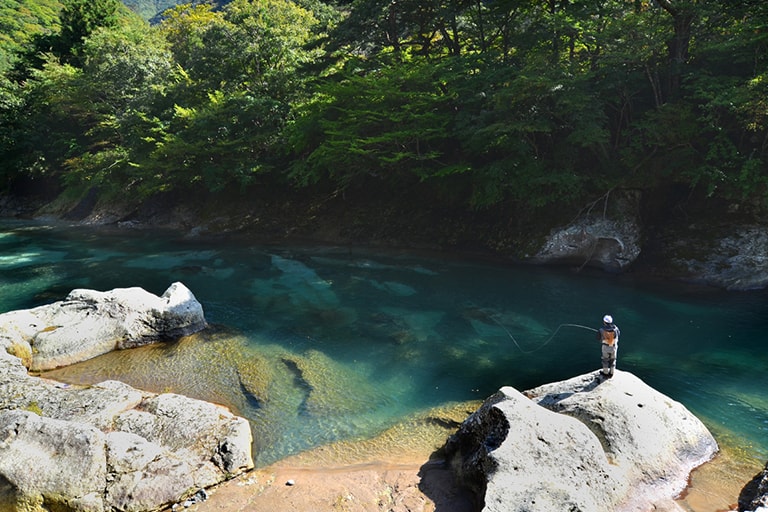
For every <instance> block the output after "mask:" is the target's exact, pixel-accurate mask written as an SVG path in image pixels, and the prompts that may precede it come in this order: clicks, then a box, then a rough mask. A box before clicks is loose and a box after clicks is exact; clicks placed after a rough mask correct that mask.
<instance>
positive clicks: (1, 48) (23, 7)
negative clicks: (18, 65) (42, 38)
mask: <svg viewBox="0 0 768 512" xmlns="http://www.w3.org/2000/svg"><path fill="white" fill-rule="evenodd" d="M60 10H61V3H60V2H59V0H35V1H22V0H3V2H0V72H2V71H3V70H5V69H8V68H9V67H10V66H11V64H12V63H13V60H14V54H15V53H17V52H19V51H20V50H21V49H22V48H23V47H24V45H26V44H27V43H29V41H30V40H31V39H32V38H33V37H35V36H38V35H41V34H45V33H48V32H56V31H58V24H59V16H58V15H59V11H60Z"/></svg>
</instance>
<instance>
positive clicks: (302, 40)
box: [0, 0, 768, 212]
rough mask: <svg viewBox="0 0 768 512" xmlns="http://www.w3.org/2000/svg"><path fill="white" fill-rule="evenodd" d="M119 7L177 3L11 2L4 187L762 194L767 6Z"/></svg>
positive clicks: (517, 203)
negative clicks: (155, 15) (32, 181)
mask: <svg viewBox="0 0 768 512" xmlns="http://www.w3.org/2000/svg"><path fill="white" fill-rule="evenodd" d="M125 3H126V4H127V5H129V7H131V9H134V10H135V11H136V12H141V13H143V14H142V16H143V17H144V19H147V18H148V16H149V12H150V11H151V10H152V9H153V8H154V9H157V10H160V9H164V8H166V7H169V6H171V7H172V8H171V9H170V10H168V11H166V12H165V13H164V15H163V17H162V22H160V23H159V24H158V25H155V26H150V25H149V24H148V23H146V22H145V21H143V20H141V19H139V17H138V16H134V15H130V14H129V13H128V11H127V9H126V8H125V7H124V6H123V5H122V4H120V3H119V2H118V1H117V0H94V1H92V0H88V1H86V0H62V1H61V3H59V2H57V1H54V0H35V1H33V2H18V1H15V0H8V1H6V2H5V3H4V4H3V5H2V6H0V27H2V28H3V30H2V31H0V74H2V76H1V77H0V143H2V145H1V146H0V177H1V178H2V184H0V187H8V186H10V184H12V183H13V182H14V180H16V179H17V178H19V177H25V176H31V175H41V174H42V175H45V176H49V177H55V178H56V179H58V180H59V181H60V182H61V183H64V184H66V185H68V186H70V187H76V188H78V189H80V190H82V189H85V188H87V187H89V186H93V185H98V186H99V187H100V188H101V189H103V190H104V189H106V190H110V189H111V190H119V191H124V190H130V191H132V192H137V193H140V194H145V195H150V194H152V193H155V192H158V191H166V190H173V189H180V188H183V187H188V186H190V184H196V186H197V185H199V186H204V187H207V188H208V189H210V190H219V189H223V188H225V187H231V186H240V187H244V188H247V187H252V186H264V184H265V183H276V182H279V183H282V184H286V183H290V184H293V185H295V186H303V187H314V186H318V185H320V186H323V187H326V186H330V187H333V188H339V189H344V188H346V189H347V190H348V191H352V190H360V189H361V187H381V188H382V189H384V188H386V189H389V190H393V189H397V188H404V187H408V186H412V185H413V184H414V183H420V185H419V187H420V190H433V191H434V196H433V198H435V199H445V200H446V201H453V203H452V204H455V201H462V202H463V204H464V205H468V206H471V207H474V208H486V207H492V206H494V205H497V204H500V203H505V205H507V204H509V205H513V206H514V207H518V208H519V210H525V211H528V212H537V211H539V209H540V208H545V207H551V206H553V205H563V204H566V205H567V204H572V203H573V204H578V203H580V202H584V200H585V198H588V197H594V196H596V195H600V194H603V193H605V191H607V190H611V189H613V188H616V187H633V188H640V189H644V190H648V191H653V190H655V189H656V188H657V187H658V188H661V187H665V186H669V185H670V184H673V185H675V186H676V187H689V188H690V190H691V191H692V193H700V194H702V195H703V196H711V197H718V198H726V199H730V200H740V201H750V203H751V204H755V203H757V202H763V203H766V204H768V169H767V168H766V167H767V166H766V162H767V161H768V155H767V154H766V152H767V151H768V142H767V141H768V72H767V71H766V69H768V30H767V29H768V26H766V25H767V24H768V22H766V20H768V7H766V4H765V3H764V2H760V1H759V0H745V1H744V2H736V3H734V2H724V1H715V2H705V3H702V2H696V1H689V0H669V1H663V2H662V1H652V0H635V1H632V2H625V1H623V0H604V1H600V2H593V1H591V0H569V1H567V2H540V1H536V0H522V1H521V0H514V1H513V0H498V1H494V2H464V1H459V0H441V1H437V0H428V1H426V2H424V1H416V0H403V1H398V2H395V3H392V2H389V3H382V2H376V1H373V0H350V1H344V2H323V1H321V0H296V1H290V0H261V1H258V2H257V1H251V0H233V1H231V2H219V3H215V4H209V3H193V4H184V5H177V2H175V1H173V0H152V1H151V2H148V1H145V0H126V2H125ZM441 194H442V195H441ZM449 198H450V199H449ZM519 210H518V211H519Z"/></svg>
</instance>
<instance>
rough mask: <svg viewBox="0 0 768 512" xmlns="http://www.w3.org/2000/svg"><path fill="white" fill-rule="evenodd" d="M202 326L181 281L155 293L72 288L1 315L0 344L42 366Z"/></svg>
mask: <svg viewBox="0 0 768 512" xmlns="http://www.w3.org/2000/svg"><path fill="white" fill-rule="evenodd" d="M205 326H206V322H205V316H204V314H203V308H202V306H201V305H200V303H199V302H198V301H197V299H196V298H195V296H194V295H193V294H192V292H191V291H190V290H189V289H188V288H187V287H186V286H184V285H183V284H182V283H178V282H177V283H173V284H172V285H171V286H170V287H169V288H168V289H167V290H166V291H165V293H163V295H162V296H160V297H158V296H157V295H154V294H152V293H149V292H147V291H146V290H144V289H142V288H138V287H134V288H116V289H114V290H110V291H106V292H100V291H94V290H84V289H77V290H73V291H72V292H70V294H69V295H67V297H66V298H65V299H64V300H63V301H59V302H54V303H53V304H46V305H44V306H39V307H36V308H33V309H27V310H22V311H12V312H9V313H4V314H2V315H0V346H2V345H5V347H6V349H8V348H9V347H12V350H11V351H12V353H14V354H15V355H17V356H19V357H21V358H22V360H23V362H24V364H25V365H26V366H27V367H28V368H29V369H30V370H33V371H41V370H50V369H52V368H57V367H60V366H68V365H71V364H74V363H77V362H80V361H85V360H86V359H91V358H93V357H96V356H99V355H101V354H106V353H107V352H110V351H112V350H115V349H123V348H130V347H136V346H140V345H144V344H147V343H153V342H156V341H158V340H162V339H171V338H177V337H179V336H184V335H188V334H192V333H194V332H197V331H199V330H201V329H203V328H204V327H205Z"/></svg>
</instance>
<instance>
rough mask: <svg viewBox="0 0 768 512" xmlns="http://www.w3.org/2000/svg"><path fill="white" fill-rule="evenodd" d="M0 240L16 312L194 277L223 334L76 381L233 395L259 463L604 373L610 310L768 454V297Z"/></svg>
mask: <svg viewBox="0 0 768 512" xmlns="http://www.w3.org/2000/svg"><path fill="white" fill-rule="evenodd" d="M0 231H1V232H2V233H3V236H0V254H2V257H0V285H2V287H1V288H0V289H1V290H2V292H0V293H1V294H2V295H0V309H2V310H4V311H5V310H11V309H19V308H24V307H30V306H34V305H38V304H42V303H47V302H52V301H55V300H61V299H62V298H63V297H64V296H65V295H66V294H67V293H68V292H69V291H70V290H71V289H72V288H78V287H87V288H93V289H98V290H108V289H112V288H116V287H128V286H142V287H144V288H145V289H147V290H148V291H151V292H153V293H157V294H160V293H162V292H163V291H164V290H165V289H166V288H167V287H168V285H170V284H171V283H172V282H174V281H181V282H183V283H184V284H185V285H187V286H188V287H189V288H190V289H191V290H192V291H193V292H194V293H195V295H196V297H197V298H198V300H200V302H201V303H202V304H203V308H204V310H205V314H206V318H207V319H208V321H209V322H210V323H211V324H212V325H214V326H216V327H215V328H213V329H211V330H210V331H207V332H204V333H201V334H199V335H197V336H192V337H189V338H186V339H184V340H181V341H179V342H178V343H175V344H172V345H158V346H152V347H144V348H142V349H136V350H132V351H130V352H125V353H113V354H108V355H106V356H103V357H102V358H99V359H98V360H95V361H91V362H89V363H86V364H83V365H79V366H78V369H75V368H70V369H66V370H63V371H62V372H61V374H62V375H63V374H67V375H68V377H67V378H72V379H82V380H83V381H85V380H88V379H92V380H100V379H103V378H115V377H119V378H121V379H123V380H127V381H128V382H130V383H131V384H133V385H136V386H137V387H143V388H146V389H149V390H152V391H178V392H183V393H186V394H189V395H192V396H197V397H199V398H203V399H205V400H210V401H214V402H220V403H225V404H227V405H229V406H230V407H232V408H233V409H234V410H236V411H238V412H239V413H240V414H243V415H244V416H246V417H248V418H249V419H250V420H251V422H252V424H253V425H254V431H255V432H257V435H256V438H257V439H256V443H257V446H256V448H257V461H258V463H260V464H264V463H268V462H270V461H273V460H276V459H278V458H281V457H284V456H287V455H289V454H294V453H297V452H299V451H301V450H305V449H307V448H310V447H313V446H317V445H320V444H325V443H329V442H332V441H337V440H345V439H356V438H361V437H369V436H372V435H375V434H376V433H378V432H381V431H383V430H385V429H387V428H390V427H392V425H395V424H396V423H397V422H398V420H400V419H402V418H404V417H407V416H408V415H411V414H413V413H415V412H418V411H421V410H424V409H427V408H431V407H436V406H440V405H441V404H445V403H448V402H461V401H467V400H478V399H482V398H485V397H486V396H489V395H490V394H492V393H493V392H494V391H495V390H497V389H498V388H499V387H501V386H503V385H512V386H514V387H516V388H518V389H526V388H529V387H534V386H537V385H539V384H542V383H544V382H550V381H554V380H560V379H565V378H569V377H572V376H574V375H576V374H580V373H584V372H588V371H592V370H594V369H596V368H597V367H598V366H599V358H600V353H599V352H600V351H599V346H598V345H597V342H596V341H595V338H594V333H593V332H590V331H589V330H588V329H589V328H595V327H597V326H598V325H599V323H600V319H601V318H602V316H603V315H604V314H605V313H610V314H612V315H613V317H614V318H615V319H616V322H617V323H618V325H619V326H620V327H621V330H622V340H621V347H620V349H619V366H620V368H622V369H624V370H627V371H631V372H633V373H635V374H636V375H638V376H639V377H640V378H642V379H643V380H645V381H646V382H647V383H648V384H650V385H651V386H653V387H655V388H656V389H658V390H660V391H661V392H663V393H665V394H667V395H669V396H671V397H672V398H674V399H676V400H678V401H680V402H682V403H684V404H685V405H686V406H687V407H688V408H689V409H691V410H692V411H693V412H694V413H695V414H696V415H698V416H699V417H700V418H702V420H703V421H704V422H705V423H706V424H707V425H708V426H709V427H710V429H711V430H712V431H713V432H715V433H716V435H717V437H718V440H719V441H720V443H721V444H723V443H726V444H728V446H733V447H748V453H749V454H751V455H750V456H752V457H755V459H756V460H757V459H762V460H763V461H764V460H766V459H768V436H767V435H766V433H767V431H768V403H767V399H766V397H765V389H766V388H767V386H766V385H767V384H768V371H766V370H768V352H766V350H765V348H764V347H765V343H764V342H765V338H766V334H765V333H766V328H768V315H766V298H768V293H766V292H749V293H724V292H720V291H716V290H710V289H701V288H696V287H691V286H683V285H679V284H673V283H661V284H659V283H657V284H651V283H643V282H636V281H635V280H633V279H632V276H631V275H626V276H608V275H602V274H601V275H589V274H586V273H578V274H577V273H571V272H569V271H567V270H562V269H542V268H532V267H513V266H503V265H492V264H484V263H477V262H466V261H452V260H447V259H438V258H434V257H415V256H408V255H402V254H392V253H389V254H383V253H373V252H369V251H362V250H358V249H349V248H346V249H338V248H307V249H303V248H296V247H254V246H249V245H247V244H244V243H235V242H232V243H224V242H222V241H216V242H212V241H204V240H186V239H178V238H175V237H174V236H173V235H169V234H168V233H164V234H161V235H158V234H156V233H147V232H136V233H134V232H130V231H119V232H106V231H103V230H102V231H93V230H85V229H68V228H64V227H57V228H46V227H42V226H30V225H23V224H21V225H12V224H9V225H8V226H6V228H5V229H0ZM61 378H64V377H63V376H62V377H61ZM755 464H756V465H755V467H756V468H757V467H759V466H758V463H757V462H755Z"/></svg>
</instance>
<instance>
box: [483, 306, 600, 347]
mask: <svg viewBox="0 0 768 512" xmlns="http://www.w3.org/2000/svg"><path fill="white" fill-rule="evenodd" d="M488 316H489V318H490V319H491V320H493V321H494V322H496V323H497V324H498V325H499V327H501V328H502V329H504V331H505V332H506V333H507V336H509V339H511V340H512V341H513V342H514V344H515V346H516V347H517V349H518V350H519V351H520V352H521V353H523V354H533V353H534V352H536V351H538V350H541V349H542V348H544V347H546V346H547V344H548V343H549V342H550V341H552V340H553V339H554V337H555V336H557V333H558V332H559V331H560V329H562V328H563V327H578V328H580V329H586V330H588V331H592V332H597V329H595V328H593V327H587V326H586V325H579V324H560V325H558V326H557V329H555V332H553V333H552V336H550V337H549V338H547V339H546V341H544V343H542V344H541V345H539V346H538V347H536V348H534V349H532V350H524V349H523V347H521V346H520V344H519V343H518V342H517V340H516V339H515V337H514V336H512V333H511V332H509V329H507V327H506V326H505V325H504V324H502V323H501V322H499V321H498V320H496V318H495V317H494V316H493V315H488Z"/></svg>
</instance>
